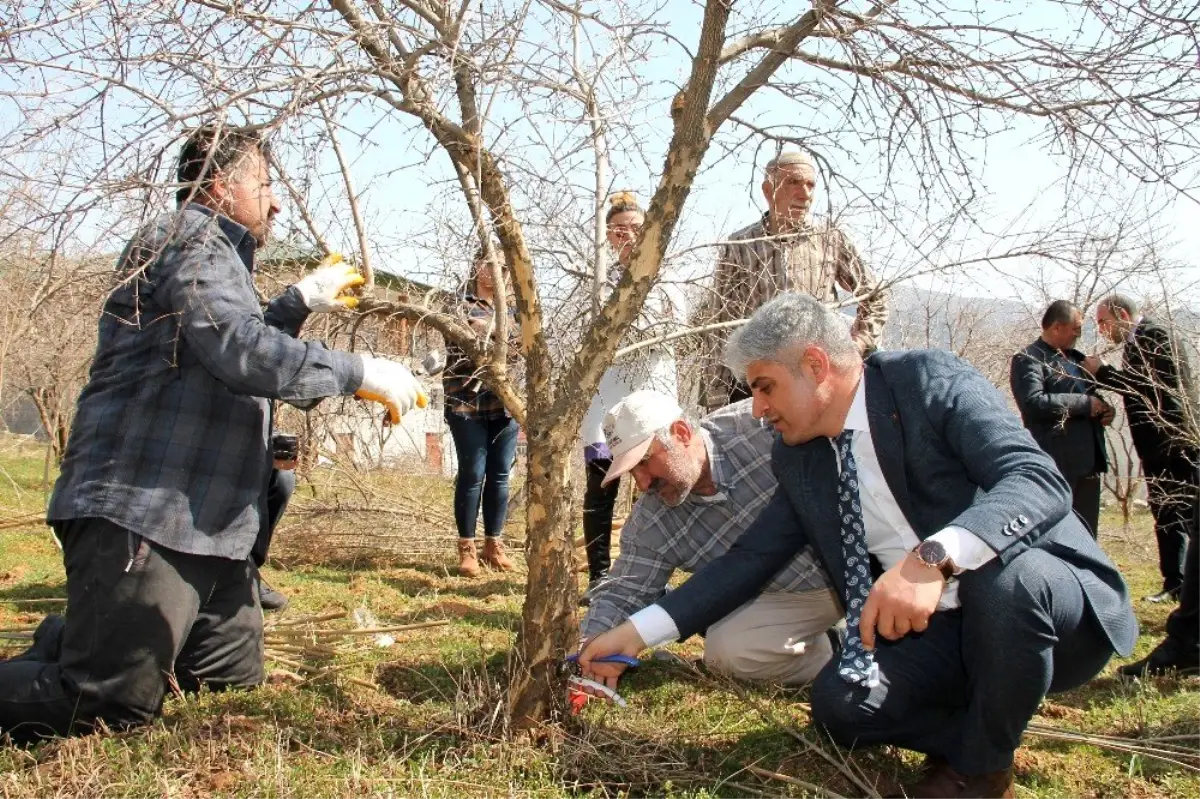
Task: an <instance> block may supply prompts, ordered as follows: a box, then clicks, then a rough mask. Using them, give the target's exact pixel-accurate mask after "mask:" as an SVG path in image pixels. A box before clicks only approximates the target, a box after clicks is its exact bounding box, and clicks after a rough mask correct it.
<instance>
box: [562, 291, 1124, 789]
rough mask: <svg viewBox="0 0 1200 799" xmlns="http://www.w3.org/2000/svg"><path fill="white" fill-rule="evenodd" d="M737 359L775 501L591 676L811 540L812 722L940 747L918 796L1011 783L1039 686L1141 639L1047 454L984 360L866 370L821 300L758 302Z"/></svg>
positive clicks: (610, 643)
mask: <svg viewBox="0 0 1200 799" xmlns="http://www.w3.org/2000/svg"><path fill="white" fill-rule="evenodd" d="M726 362H727V363H728V364H729V366H730V368H731V369H732V370H733V372H734V373H735V374H745V375H746V378H747V382H748V383H749V384H750V387H751V390H752V391H753V396H754V400H753V401H754V412H755V414H756V415H757V416H760V417H762V418H765V419H766V420H768V421H769V422H771V423H772V424H773V425H774V427H775V429H776V430H778V431H779V432H780V433H781V435H782V441H781V442H780V443H778V444H777V445H776V446H775V449H774V452H773V454H772V468H773V469H774V471H775V476H776V478H777V479H778V481H779V488H778V490H777V491H776V494H775V497H774V498H773V499H772V500H771V502H770V504H769V505H768V506H767V508H766V509H765V510H764V511H763V512H762V514H761V515H760V516H759V518H758V519H757V520H756V521H755V522H754V523H753V524H752V525H751V526H750V529H749V530H747V531H746V534H745V535H743V536H742V537H741V538H739V539H738V540H737V542H736V543H735V544H734V545H733V547H731V548H730V550H729V551H728V552H727V553H726V554H725V555H724V556H722V557H721V558H718V559H717V560H715V561H713V562H712V563H710V564H709V565H708V566H707V567H706V568H704V569H702V570H701V571H699V572H697V573H696V574H695V575H694V576H693V577H692V578H691V579H690V580H688V582H687V583H685V584H684V585H683V586H682V587H680V588H679V589H678V590H675V591H672V592H671V593H669V594H667V595H666V596H665V597H664V598H663V599H661V600H659V602H658V604H657V605H651V606H650V607H648V608H646V609H644V610H642V611H639V612H638V613H636V614H634V615H633V616H632V617H631V618H630V620H629V622H627V623H625V624H622V625H621V626H620V627H618V628H616V629H614V630H611V631H610V632H608V633H606V634H604V635H602V636H599V637H598V638H596V639H594V640H592V641H591V642H589V643H588V645H587V646H586V647H585V648H584V650H583V652H582V656H581V664H582V666H583V671H584V676H585V677H589V676H590V677H591V678H592V679H609V678H612V677H613V676H614V675H615V674H616V673H617V669H616V668H615V667H614V666H612V665H609V664H601V663H595V662H594V660H595V658H597V657H600V656H602V655H608V654H613V653H624V654H635V653H636V652H638V651H640V650H641V649H642V648H643V647H645V646H647V645H655V644H659V643H662V642H663V641H669V640H674V639H676V638H680V637H683V638H686V637H687V636H689V635H692V634H693V633H695V632H697V631H699V630H702V629H704V627H705V626H706V625H708V624H710V623H712V622H713V621H714V620H716V619H719V618H721V617H723V616H724V615H726V614H727V613H729V612H730V611H731V610H732V609H734V608H736V607H738V606H739V605H741V604H742V603H743V602H745V601H746V600H747V599H749V598H750V597H752V596H753V595H754V594H755V592H756V591H757V590H758V589H759V587H760V586H762V585H763V584H764V583H766V582H767V581H768V580H769V579H770V578H771V576H772V575H773V574H775V573H776V572H777V571H778V570H779V568H780V564H783V563H785V562H787V560H788V559H789V558H791V557H793V556H794V555H795V553H796V552H798V551H800V550H801V549H802V548H803V547H805V546H808V545H811V546H812V547H813V549H814V550H815V552H816V554H817V556H818V558H819V559H820V561H821V562H822V563H823V564H824V565H825V566H826V570H827V571H828V573H829V575H830V576H831V578H832V580H833V583H834V590H835V592H836V593H837V595H838V596H839V597H840V598H841V600H842V602H843V605H844V608H845V610H846V622H847V626H848V635H847V640H846V645H845V647H844V648H843V650H842V652H841V653H840V655H839V656H838V658H836V659H835V660H833V661H831V662H830V663H829V665H828V666H827V667H826V668H825V669H824V670H823V671H822V672H821V674H820V676H818V677H817V679H816V681H815V683H814V685H813V692H812V714H813V719H814V721H815V722H816V723H817V724H818V725H821V726H823V727H824V728H825V729H827V730H828V732H829V733H830V735H832V737H833V738H834V739H835V740H836V741H837V742H838V743H840V744H842V745H845V746H856V745H871V744H892V745H895V746H901V747H904V748H907V749H913V750H916V751H919V752H924V753H926V754H927V756H928V757H927V761H926V763H927V769H926V772H925V777H924V778H923V779H922V780H921V782H919V783H918V784H917V785H914V786H911V787H909V788H908V790H907V791H906V793H907V795H908V796H923V797H941V796H974V797H1004V796H1012V795H1013V794H1012V791H1013V776H1012V774H1013V772H1012V764H1013V754H1014V752H1015V750H1016V748H1017V746H1018V745H1019V744H1020V741H1021V734H1022V733H1023V732H1024V730H1025V727H1026V725H1027V724H1028V723H1029V720H1030V718H1031V717H1032V716H1033V714H1034V712H1036V710H1037V707H1038V705H1039V703H1040V702H1041V701H1042V699H1043V697H1045V695H1046V694H1047V693H1052V692H1055V691H1064V690H1068V689H1072V688H1076V687H1078V686H1080V685H1082V684H1084V683H1086V682H1087V681H1088V680H1090V679H1091V678H1092V677H1094V676H1095V675H1096V674H1097V673H1099V671H1100V670H1101V669H1102V668H1104V665H1105V664H1106V663H1107V662H1108V660H1109V658H1110V657H1111V656H1112V654H1113V652H1114V651H1115V652H1117V653H1119V654H1121V655H1127V654H1128V653H1129V652H1130V651H1131V650H1132V649H1133V645H1134V642H1135V640H1136V638H1137V621H1136V620H1135V619H1134V616H1133V609H1132V607H1131V606H1130V603H1129V595H1128V592H1127V591H1126V588H1125V584H1124V582H1123V581H1122V580H1121V576H1120V574H1119V573H1118V572H1117V570H1116V568H1115V567H1114V566H1113V564H1112V563H1111V562H1110V561H1109V560H1108V558H1107V557H1106V556H1105V555H1104V553H1103V552H1102V551H1101V550H1100V548H1099V546H1097V544H1096V542H1095V541H1094V540H1093V539H1092V537H1091V535H1090V533H1089V532H1088V531H1087V529H1086V526H1085V525H1084V523H1083V522H1082V521H1081V520H1080V519H1079V517H1078V516H1076V515H1075V514H1074V513H1072V512H1071V492H1070V488H1069V486H1068V485H1067V483H1066V481H1065V480H1064V479H1063V477H1062V475H1061V474H1060V473H1059V471H1058V469H1057V468H1056V467H1055V465H1054V462H1053V461H1052V460H1051V459H1050V456H1048V455H1047V454H1046V453H1044V452H1043V451H1042V450H1041V449H1040V448H1039V447H1038V446H1037V444H1036V443H1035V442H1034V440H1033V438H1032V437H1031V436H1030V435H1029V432H1028V431H1026V430H1025V429H1023V428H1022V427H1021V425H1020V423H1019V422H1018V421H1017V419H1016V417H1015V416H1014V415H1013V414H1012V413H1011V412H1010V411H1009V410H1008V408H1007V406H1006V404H1005V401H1004V398H1003V397H1002V396H1001V395H1000V393H999V392H998V391H997V390H996V389H995V387H994V386H992V385H991V384H990V383H989V382H988V381H987V379H986V378H984V377H983V375H981V374H980V373H979V372H978V371H976V370H975V369H974V368H972V367H971V366H970V365H968V364H967V363H965V362H964V361H962V360H960V359H958V358H957V357H955V356H953V355H951V354H950V353H948V352H942V351H911V352H881V353H876V354H874V355H872V356H871V357H870V358H868V359H867V360H866V362H865V363H864V362H863V361H862V360H861V357H860V356H859V354H858V349H857V348H856V347H855V346H854V342H853V341H852V340H851V338H850V332H849V330H848V329H847V326H846V324H845V321H844V320H843V319H842V318H841V317H840V316H839V315H838V314H836V313H834V312H832V311H830V310H828V309H827V308H825V307H824V306H823V305H822V304H821V303H819V302H817V301H816V300H813V299H811V298H809V297H804V296H800V295H796V294H785V295H781V296H779V297H776V298H775V299H773V300H771V301H770V302H769V303H767V304H766V305H764V306H763V307H762V308H761V309H759V311H758V312H757V313H755V315H754V317H753V318H752V319H751V320H750V322H749V323H748V324H747V325H746V326H745V327H743V328H742V329H741V330H740V331H739V332H738V333H736V334H734V336H733V337H732V338H731V340H730V343H729V346H728V349H727V352H726ZM875 563H878V565H879V566H880V567H882V569H883V570H884V571H882V573H879V572H878V569H877V568H872V567H873V566H874V565H875ZM876 574H878V575H879V576H878V577H876V576H875V575H876Z"/></svg>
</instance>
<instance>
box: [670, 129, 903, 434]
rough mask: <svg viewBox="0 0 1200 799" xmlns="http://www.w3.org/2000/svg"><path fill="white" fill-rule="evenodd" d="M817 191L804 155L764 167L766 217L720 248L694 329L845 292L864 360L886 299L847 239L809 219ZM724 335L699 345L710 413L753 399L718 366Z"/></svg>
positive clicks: (879, 328)
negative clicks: (802, 297)
mask: <svg viewBox="0 0 1200 799" xmlns="http://www.w3.org/2000/svg"><path fill="white" fill-rule="evenodd" d="M816 190H817V169H816V166H815V165H814V164H813V162H812V159H811V158H810V157H809V156H808V155H807V154H806V153H802V152H799V151H796V150H792V151H788V152H783V153H780V154H779V155H778V156H776V157H775V158H773V159H771V160H770V161H768V162H767V166H766V170H765V173H764V175H763V182H762V192H763V196H764V197H765V198H766V201H767V210H766V213H764V214H763V215H762V218H760V219H759V220H758V221H756V222H755V223H754V224H752V225H749V226H747V227H744V228H742V229H741V230H739V231H737V232H736V233H734V234H732V235H731V236H730V237H729V242H728V243H727V244H725V245H724V246H723V247H721V252H720V255H719V256H718V258H717V269H716V274H715V276H714V279H713V286H712V294H711V295H709V299H708V300H707V301H706V302H704V303H703V304H702V305H701V306H700V308H699V309H698V313H697V314H696V316H695V317H694V318H693V320H692V323H693V325H694V326H697V327H699V326H703V325H708V324H713V323H716V322H732V321H735V320H738V319H747V318H749V317H750V316H751V315H752V314H753V313H754V312H755V311H757V310H758V309H759V308H760V307H762V306H763V305H764V304H765V303H766V302H767V300H769V299H771V298H772V297H774V296H776V295H777V294H781V293H783V292H799V293H802V294H808V295H810V296H812V297H815V298H816V299H818V300H821V301H822V302H825V303H830V302H833V301H835V300H837V299H838V289H842V290H843V291H846V292H849V293H850V294H853V295H854V296H855V298H856V299H857V301H858V312H857V315H856V317H855V320H854V327H853V328H852V332H853V336H854V341H855V343H856V344H858V348H859V351H860V352H862V353H863V354H864V355H866V354H868V353H870V352H871V351H873V350H874V349H875V348H876V347H878V345H879V339H880V336H881V335H882V334H883V324H884V322H885V321H887V298H886V294H885V292H883V291H882V290H881V289H880V288H879V282H878V281H877V280H876V278H875V276H874V275H873V274H872V273H871V270H870V269H869V268H868V267H867V265H866V264H864V263H863V261H862V259H861V258H859V256H858V251H857V250H856V249H855V248H854V245H853V244H852V243H851V242H850V239H849V238H848V237H847V236H846V234H845V233H844V232H842V231H841V230H839V229H838V228H837V227H835V226H834V225H833V223H832V222H831V221H830V220H828V219H822V220H818V221H814V220H813V219H812V205H813V199H814V197H815V195H816ZM729 333H730V329H729V328H723V329H720V330H714V331H710V332H709V333H707V334H705V335H704V336H702V337H701V338H700V351H701V353H702V354H701V359H702V369H701V372H700V374H701V375H702V377H701V385H700V402H701V403H702V404H703V405H704V407H705V408H707V409H708V410H710V411H711V410H714V409H716V408H720V407H721V406H723V405H726V404H728V403H730V402H736V401H737V400H740V399H745V398H747V397H749V396H750V391H749V389H748V388H747V387H746V385H745V383H743V382H741V380H740V379H739V378H735V377H734V375H733V373H732V372H730V371H729V369H727V368H726V367H725V364H724V363H723V362H722V360H721V354H722V352H723V351H724V349H725V341H726V339H727V338H728V337H729Z"/></svg>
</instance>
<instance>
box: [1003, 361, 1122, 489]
mask: <svg viewBox="0 0 1200 799" xmlns="http://www.w3.org/2000/svg"><path fill="white" fill-rule="evenodd" d="M1083 357H1084V356H1083V353H1082V352H1080V351H1079V350H1073V349H1072V350H1064V351H1061V352H1060V351H1059V350H1056V349H1054V348H1053V347H1051V346H1050V345H1049V344H1047V343H1046V342H1045V341H1043V340H1042V339H1040V338H1039V339H1038V340H1037V341H1035V342H1033V343H1032V344H1030V345H1029V346H1028V347H1026V348H1025V349H1023V350H1021V351H1020V352H1018V353H1017V354H1016V355H1014V356H1013V358H1012V363H1011V364H1010V366H1009V372H1008V380H1009V385H1010V386H1011V387H1012V393H1013V398H1014V399H1015V400H1016V401H1017V409H1018V410H1020V412H1021V421H1023V422H1024V423H1025V429H1026V430H1028V431H1029V432H1030V433H1031V434H1032V435H1033V440H1034V441H1036V442H1037V443H1038V446H1039V447H1041V448H1042V449H1043V450H1045V451H1046V452H1047V453H1048V454H1049V455H1050V457H1051V458H1053V459H1054V463H1055V464H1057V465H1058V470H1059V471H1060V472H1062V473H1063V477H1065V478H1067V481H1068V482H1070V483H1074V482H1075V481H1076V480H1078V479H1079V478H1080V477H1084V476H1085V475H1089V474H1096V473H1099V472H1105V471H1108V451H1107V448H1106V447H1105V445H1104V426H1103V425H1102V424H1100V422H1099V420H1097V419H1093V418H1092V397H1093V396H1095V394H1096V387H1095V382H1094V381H1093V380H1092V379H1091V377H1090V376H1088V373H1087V372H1085V371H1083V366H1082V365H1081V364H1082V362H1083ZM1068 364H1074V366H1075V373H1076V374H1081V375H1083V377H1082V378H1080V377H1075V376H1073V375H1072V373H1071V371H1069V369H1068Z"/></svg>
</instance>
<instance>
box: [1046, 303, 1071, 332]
mask: <svg viewBox="0 0 1200 799" xmlns="http://www.w3.org/2000/svg"><path fill="white" fill-rule="evenodd" d="M1077 313H1079V308H1078V307H1077V306H1076V305H1075V303H1073V302H1071V301H1070V300H1055V301H1054V302H1052V303H1050V307H1049V308H1047V309H1046V313H1044V314H1042V330H1046V329H1047V328H1049V327H1050V326H1051V325H1057V324H1058V323H1059V322H1061V323H1063V324H1064V325H1069V324H1071V317H1072V316H1074V315H1075V314H1077Z"/></svg>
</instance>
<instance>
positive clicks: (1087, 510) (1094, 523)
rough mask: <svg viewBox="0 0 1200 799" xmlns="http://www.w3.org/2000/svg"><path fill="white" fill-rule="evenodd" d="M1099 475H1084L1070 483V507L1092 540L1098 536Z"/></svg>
mask: <svg viewBox="0 0 1200 799" xmlns="http://www.w3.org/2000/svg"><path fill="white" fill-rule="evenodd" d="M1100 488H1101V475H1098V474H1085V475H1084V476H1083V477H1077V478H1075V481H1074V482H1072V483H1071V507H1072V508H1073V509H1074V510H1075V512H1076V513H1078V514H1079V518H1081V519H1083V523H1084V524H1086V525H1087V527H1088V532H1089V533H1091V534H1092V538H1096V537H1097V536H1099V535H1100Z"/></svg>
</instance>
